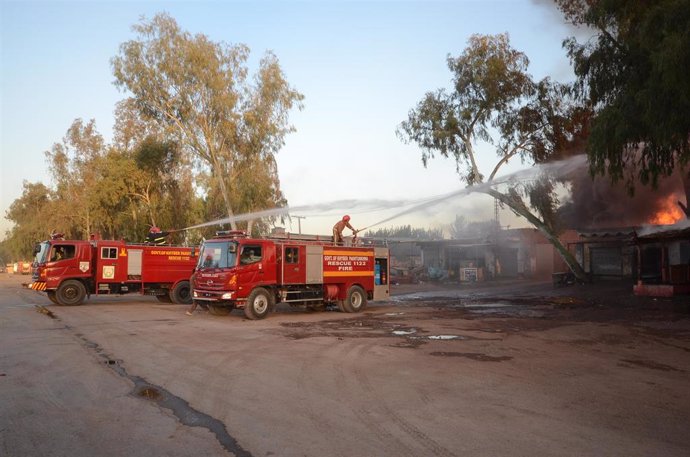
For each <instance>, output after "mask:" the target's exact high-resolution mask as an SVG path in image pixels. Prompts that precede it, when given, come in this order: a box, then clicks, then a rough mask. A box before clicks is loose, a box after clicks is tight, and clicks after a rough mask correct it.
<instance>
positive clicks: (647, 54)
mask: <svg viewBox="0 0 690 457" xmlns="http://www.w3.org/2000/svg"><path fill="white" fill-rule="evenodd" d="M556 3H557V5H558V7H559V8H560V9H561V11H562V12H563V14H564V16H565V18H566V20H568V21H569V22H571V23H572V24H573V25H575V26H578V27H581V28H586V31H587V32H590V35H591V36H590V38H589V39H588V40H586V41H584V42H583V43H580V42H578V41H577V39H576V38H574V37H571V38H568V39H567V40H565V41H564V47H565V48H566V49H567V51H568V55H569V56H570V59H571V62H572V64H573V68H574V70H575V74H576V76H577V81H576V84H575V88H576V89H578V92H577V93H578V96H579V97H580V98H581V99H582V100H583V102H587V103H590V104H591V105H592V106H593V108H594V110H595V116H594V117H593V119H592V127H591V129H592V131H591V136H590V138H589V141H588V148H587V150H588V156H589V162H590V167H591V170H592V171H593V172H594V173H598V174H602V175H603V174H608V175H609V176H610V177H611V178H612V179H613V180H618V179H625V181H626V183H627V184H628V186H629V187H630V188H631V189H632V188H633V187H634V184H635V182H636V181H641V182H642V183H643V184H646V183H648V182H651V183H653V184H655V185H656V182H657V179H658V177H659V176H664V175H670V174H671V173H672V172H673V171H674V170H675V169H676V168H677V165H678V164H680V165H681V166H686V165H687V164H688V161H690V78H689V77H688V68H690V0H657V1H653V2H625V1H610V0H609V1H592V0H556ZM689 171H690V170H688V169H686V172H685V179H686V181H685V183H686V184H685V185H686V194H687V198H688V199H689V200H690V174H689V173H688V172H689ZM684 209H686V210H687V208H684ZM686 214H688V216H689V217H690V212H688V211H686Z"/></svg>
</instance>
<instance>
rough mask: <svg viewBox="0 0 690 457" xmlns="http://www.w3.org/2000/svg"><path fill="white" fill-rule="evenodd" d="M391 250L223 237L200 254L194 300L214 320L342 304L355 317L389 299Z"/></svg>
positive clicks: (307, 239) (301, 238)
mask: <svg viewBox="0 0 690 457" xmlns="http://www.w3.org/2000/svg"><path fill="white" fill-rule="evenodd" d="M388 266H389V254H388V248H386V247H375V246H336V245H334V244H333V242H332V241H331V240H330V237H328V238H327V239H324V238H323V237H321V239H319V237H318V236H308V235H294V234H285V235H283V236H280V237H278V236H272V237H270V238H249V237H247V236H246V234H244V233H243V232H238V231H230V232H219V233H218V234H217V236H216V237H215V238H213V239H210V240H206V241H204V243H203V244H202V246H201V248H200V250H199V262H198V264H197V267H196V270H195V272H194V275H193V276H192V288H193V292H192V295H193V300H194V301H195V302H196V303H198V304H205V305H207V306H208V308H209V311H210V312H211V313H212V314H214V315H227V314H228V313H230V311H231V310H232V309H233V308H240V309H242V308H243V309H244V314H245V315H246V316H247V318H249V319H262V318H264V317H266V315H267V314H268V312H269V311H270V310H271V309H272V308H273V307H274V306H275V304H276V303H281V302H282V303H288V304H289V305H293V306H296V305H306V306H311V307H318V306H323V305H325V304H329V303H333V304H337V305H338V308H339V309H340V310H341V311H343V312H347V313H356V312H359V311H361V310H363V309H364V308H365V307H366V306H367V301H368V300H383V299H386V298H388V297H389V288H388V276H389V268H388Z"/></svg>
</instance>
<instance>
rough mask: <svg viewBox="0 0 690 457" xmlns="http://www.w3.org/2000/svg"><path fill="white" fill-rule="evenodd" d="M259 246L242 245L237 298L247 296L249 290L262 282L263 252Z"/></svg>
mask: <svg viewBox="0 0 690 457" xmlns="http://www.w3.org/2000/svg"><path fill="white" fill-rule="evenodd" d="M262 248H263V246H261V245H260V244H244V245H242V248H241V250H240V256H239V269H238V274H239V278H238V283H239V284H240V285H241V286H240V287H241V292H240V293H239V296H241V297H242V296H244V297H246V296H248V295H249V293H250V292H251V290H252V289H253V288H254V287H255V286H256V285H257V284H258V283H261V282H262V281H263V276H264V265H263V264H264V257H263V256H264V250H263V249H262Z"/></svg>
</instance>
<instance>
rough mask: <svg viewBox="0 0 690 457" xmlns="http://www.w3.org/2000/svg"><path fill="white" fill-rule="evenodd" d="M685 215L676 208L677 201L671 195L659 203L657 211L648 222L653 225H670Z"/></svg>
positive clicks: (674, 196) (673, 195)
mask: <svg viewBox="0 0 690 457" xmlns="http://www.w3.org/2000/svg"><path fill="white" fill-rule="evenodd" d="M684 216H685V214H683V211H681V209H680V207H679V206H678V199H677V198H676V195H675V194H671V195H669V196H668V197H666V198H664V199H663V200H661V201H660V202H659V209H658V210H657V212H656V214H654V216H653V217H652V219H651V220H650V221H649V223H650V224H654V225H672V224H675V223H676V222H678V221H679V220H681V219H682V218H683V217H684Z"/></svg>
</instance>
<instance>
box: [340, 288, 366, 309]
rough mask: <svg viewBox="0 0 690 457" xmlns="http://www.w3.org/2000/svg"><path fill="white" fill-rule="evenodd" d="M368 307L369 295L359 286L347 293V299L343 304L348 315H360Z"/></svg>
mask: <svg viewBox="0 0 690 457" xmlns="http://www.w3.org/2000/svg"><path fill="white" fill-rule="evenodd" d="M366 307H367V294H366V293H365V292H364V289H362V288H361V287H359V286H352V287H350V289H349V290H348V291H347V298H345V301H344V302H343V309H344V310H345V312H346V313H358V312H360V311H362V310H363V309H364V308H366Z"/></svg>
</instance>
